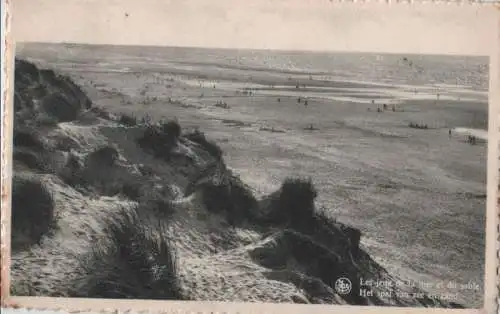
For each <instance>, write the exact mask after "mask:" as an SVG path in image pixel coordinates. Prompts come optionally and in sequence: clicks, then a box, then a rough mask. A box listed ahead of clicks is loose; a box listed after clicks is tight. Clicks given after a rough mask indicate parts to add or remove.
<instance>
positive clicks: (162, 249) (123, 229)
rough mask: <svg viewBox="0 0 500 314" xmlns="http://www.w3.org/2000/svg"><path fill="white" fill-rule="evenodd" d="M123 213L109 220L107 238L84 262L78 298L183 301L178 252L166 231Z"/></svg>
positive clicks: (142, 217) (134, 213)
mask: <svg viewBox="0 0 500 314" xmlns="http://www.w3.org/2000/svg"><path fill="white" fill-rule="evenodd" d="M147 217H148V216H145V215H140V214H139V212H138V209H137V208H135V209H133V210H126V209H121V210H120V211H119V213H118V214H117V215H116V216H115V217H112V218H109V219H107V220H106V227H105V228H104V233H105V238H104V239H102V241H100V242H99V243H98V244H97V245H96V246H94V247H93V249H92V251H91V253H90V254H89V255H88V256H87V257H86V258H84V259H82V263H81V266H82V270H83V272H82V276H81V279H80V280H78V282H77V287H76V289H75V294H76V296H78V297H88V298H136V299H165V300H168V299H175V300H182V299H185V297H184V296H183V295H182V294H181V291H180V288H179V283H178V278H177V261H176V255H175V250H174V248H173V246H172V245H171V243H170V242H169V239H168V238H167V233H166V229H165V227H163V226H162V225H161V224H160V223H159V222H156V223H155V222H154V221H153V220H151V219H148V218H147Z"/></svg>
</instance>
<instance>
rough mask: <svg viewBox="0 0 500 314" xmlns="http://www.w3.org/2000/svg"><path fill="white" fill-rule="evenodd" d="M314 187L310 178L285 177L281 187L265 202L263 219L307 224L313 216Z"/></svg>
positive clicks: (315, 194)
mask: <svg viewBox="0 0 500 314" xmlns="http://www.w3.org/2000/svg"><path fill="white" fill-rule="evenodd" d="M316 196H317V192H316V189H315V187H314V185H313V183H312V181H311V179H302V178H287V179H285V180H284V182H283V184H282V185H281V188H280V189H279V190H278V191H277V192H275V193H274V194H272V195H271V196H270V197H269V199H268V201H267V204H266V202H264V204H266V205H267V206H268V209H267V210H266V213H265V216H264V217H263V218H264V219H265V220H267V221H269V222H270V223H289V224H291V225H294V226H299V225H308V224H310V222H311V219H312V217H313V216H314V209H315V207H314V200H315V198H316Z"/></svg>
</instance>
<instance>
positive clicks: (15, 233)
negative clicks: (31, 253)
mask: <svg viewBox="0 0 500 314" xmlns="http://www.w3.org/2000/svg"><path fill="white" fill-rule="evenodd" d="M54 227H55V215H54V201H53V199H52V195H51V194H50V192H49V191H48V190H47V189H46V188H45V186H44V185H43V184H42V183H41V182H38V181H36V180H34V179H28V178H20V177H14V178H13V180H12V247H13V249H18V248H21V247H23V246H26V245H32V244H38V243H40V241H41V239H42V237H43V236H44V235H46V234H48V233H49V231H51V230H52V229H53V228H54Z"/></svg>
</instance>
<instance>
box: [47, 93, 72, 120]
mask: <svg viewBox="0 0 500 314" xmlns="http://www.w3.org/2000/svg"><path fill="white" fill-rule="evenodd" d="M41 105H42V108H43V109H44V110H45V112H46V113H47V114H49V115H50V116H52V117H54V118H56V119H57V120H58V121H59V122H66V121H74V120H76V119H77V118H78V115H79V114H80V110H81V107H80V104H79V103H78V102H76V101H71V100H69V99H68V98H67V97H66V96H65V95H64V94H62V93H54V94H50V95H47V96H46V97H44V98H43V99H42V100H41Z"/></svg>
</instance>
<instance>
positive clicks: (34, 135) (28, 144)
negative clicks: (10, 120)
mask: <svg viewBox="0 0 500 314" xmlns="http://www.w3.org/2000/svg"><path fill="white" fill-rule="evenodd" d="M13 144H14V147H25V148H30V149H33V150H36V151H46V150H47V148H48V145H47V143H46V142H45V141H44V139H43V138H42V136H41V135H40V134H39V133H38V132H36V131H35V130H34V129H32V128H26V127H25V128H21V127H18V128H15V129H14V135H13Z"/></svg>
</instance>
